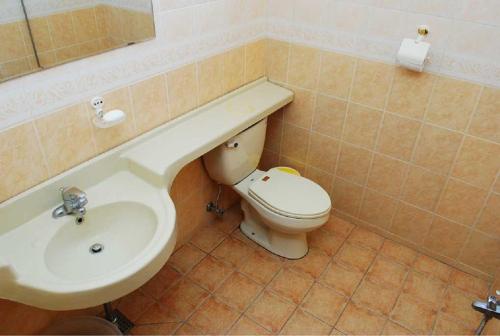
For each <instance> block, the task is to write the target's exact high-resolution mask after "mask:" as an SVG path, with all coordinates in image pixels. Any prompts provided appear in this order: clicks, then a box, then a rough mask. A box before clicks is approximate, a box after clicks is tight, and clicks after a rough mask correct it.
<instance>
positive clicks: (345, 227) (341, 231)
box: [322, 215, 356, 238]
mask: <svg viewBox="0 0 500 336" xmlns="http://www.w3.org/2000/svg"><path fill="white" fill-rule="evenodd" d="M355 227H356V226H355V225H354V224H351V223H349V222H348V221H346V220H343V219H341V218H339V217H336V216H334V215H330V218H329V219H328V222H326V224H325V225H323V227H322V229H323V230H326V231H329V232H331V233H334V234H336V235H337V236H340V237H344V238H345V237H347V236H348V235H349V233H351V231H352V230H353V229H354V228H355Z"/></svg>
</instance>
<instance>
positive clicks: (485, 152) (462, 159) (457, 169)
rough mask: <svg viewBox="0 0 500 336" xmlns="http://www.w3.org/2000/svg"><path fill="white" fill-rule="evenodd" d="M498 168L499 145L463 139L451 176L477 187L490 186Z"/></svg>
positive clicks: (468, 138) (499, 158)
mask: <svg viewBox="0 0 500 336" xmlns="http://www.w3.org/2000/svg"><path fill="white" fill-rule="evenodd" d="M499 167H500V144H494V143H490V142H486V141H482V140H478V139H475V138H470V137H465V140H464V143H463V145H462V148H461V149H460V152H459V153H458V157H457V160H456V162H455V165H454V167H453V169H452V171H451V175H453V176H454V177H457V178H459V179H461V180H463V181H465V182H468V183H470V184H473V185H475V186H477V187H480V188H484V189H487V188H489V187H490V186H491V184H492V183H493V181H494V180H495V177H496V175H497V173H498V169H499Z"/></svg>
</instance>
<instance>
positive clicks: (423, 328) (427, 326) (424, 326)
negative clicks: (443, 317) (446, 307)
mask: <svg viewBox="0 0 500 336" xmlns="http://www.w3.org/2000/svg"><path fill="white" fill-rule="evenodd" d="M436 315H437V312H436V310H434V309H432V308H431V307H430V306H428V305H427V304H424V303H422V302H420V301H417V300H416V299H414V298H412V297H411V296H409V295H407V294H402V295H401V296H400V297H399V299H398V302H397V303H396V306H395V307H394V309H393V310H392V313H391V318H392V320H394V321H396V322H397V323H399V324H401V325H403V326H404V327H406V328H408V329H409V330H411V331H413V332H415V333H418V334H429V333H430V332H431V331H432V327H433V325H434V321H435V320H436Z"/></svg>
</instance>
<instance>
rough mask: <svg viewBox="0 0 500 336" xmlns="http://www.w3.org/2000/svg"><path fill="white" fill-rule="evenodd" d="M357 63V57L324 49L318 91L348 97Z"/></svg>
mask: <svg viewBox="0 0 500 336" xmlns="http://www.w3.org/2000/svg"><path fill="white" fill-rule="evenodd" d="M355 64H356V59H355V58H353V57H350V56H346V55H342V54H337V53H332V52H326V51H323V52H322V53H321V70H320V75H319V83H318V91H319V92H321V93H324V94H327V95H331V96H335V97H339V98H343V99H347V97H348V96H349V92H350V88H351V83H352V77H353V75H354V67H355Z"/></svg>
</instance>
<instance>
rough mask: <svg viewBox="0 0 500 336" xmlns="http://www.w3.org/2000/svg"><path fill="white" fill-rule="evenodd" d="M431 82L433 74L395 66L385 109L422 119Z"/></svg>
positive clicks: (429, 93)
mask: <svg viewBox="0 0 500 336" xmlns="http://www.w3.org/2000/svg"><path fill="white" fill-rule="evenodd" d="M433 83H434V76H433V75H430V74H428V73H425V72H422V73H419V72H415V71H410V70H406V69H402V68H397V69H396V72H395V74H394V83H393V85H392V90H391V94H390V96H389V102H388V104H387V110H388V111H390V112H393V113H396V114H400V115H402V116H406V117H410V118H416V119H422V118H423V116H424V112H425V110H426V108H427V104H428V101H429V98H430V95H431V92H432V86H433Z"/></svg>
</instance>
